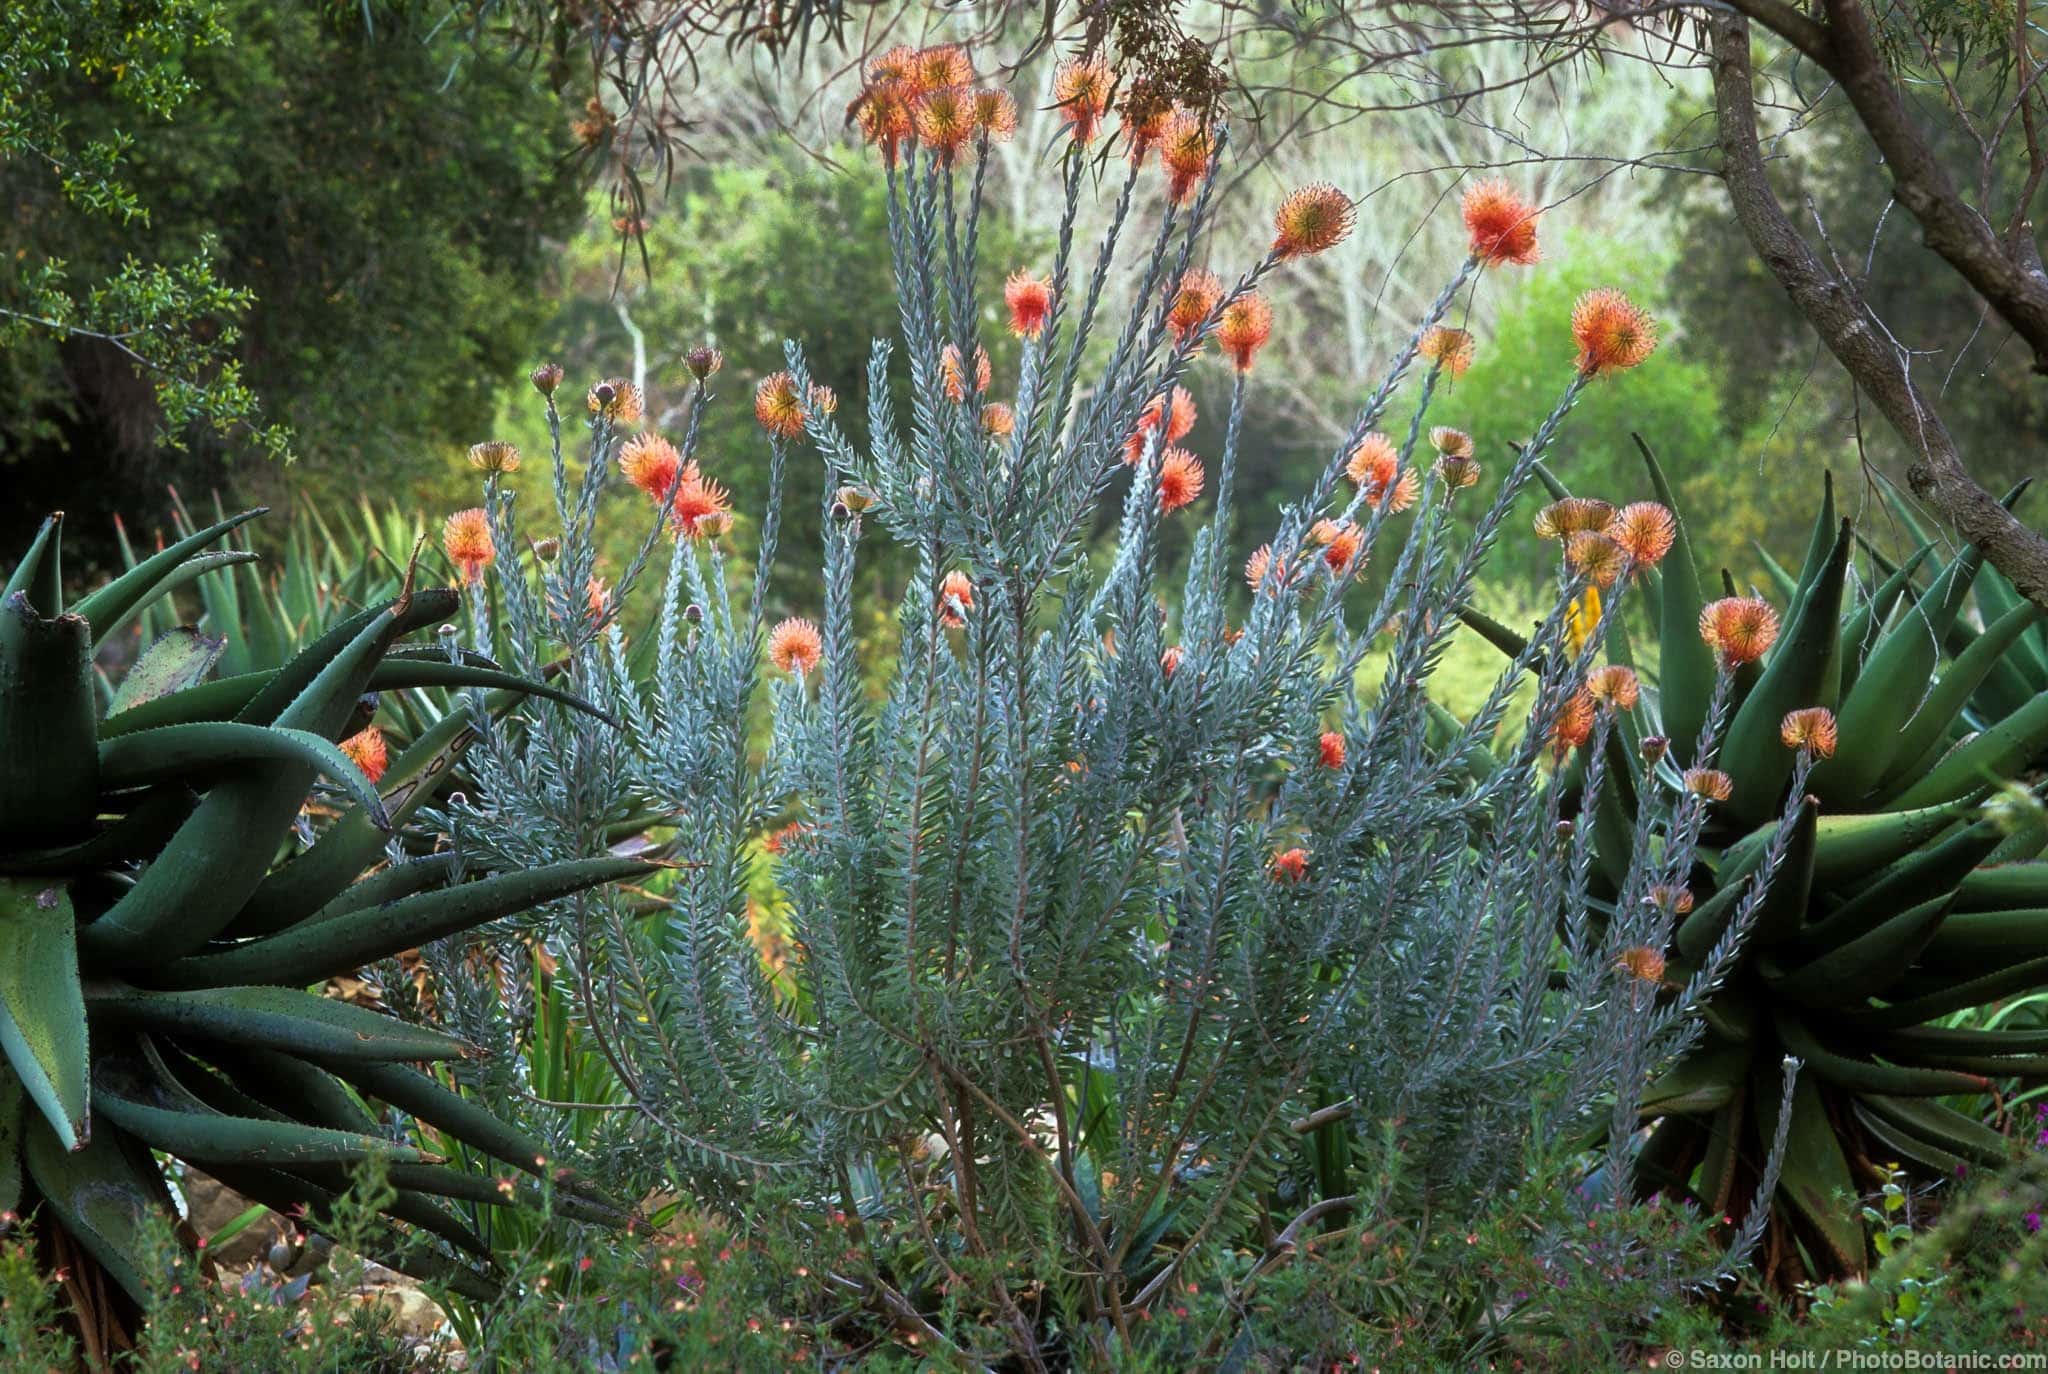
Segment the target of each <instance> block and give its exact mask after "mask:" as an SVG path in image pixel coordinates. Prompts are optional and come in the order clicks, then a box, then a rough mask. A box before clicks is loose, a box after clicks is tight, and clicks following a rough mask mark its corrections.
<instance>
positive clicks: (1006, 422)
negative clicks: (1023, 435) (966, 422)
mask: <svg viewBox="0 0 2048 1374" xmlns="http://www.w3.org/2000/svg"><path fill="white" fill-rule="evenodd" d="M1016 428H1017V412H1015V411H1013V410H1011V409H1010V408H1009V407H1008V406H1006V405H1004V404H1003V403H1002V402H1001V401H990V402H989V403H988V404H987V405H985V406H983V407H982V408H981V432H982V433H983V434H986V435H988V437H989V438H991V439H1007V438H1008V437H1009V436H1010V435H1011V434H1012V433H1014V432H1015V431H1016Z"/></svg>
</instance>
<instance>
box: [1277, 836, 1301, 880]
mask: <svg viewBox="0 0 2048 1374" xmlns="http://www.w3.org/2000/svg"><path fill="white" fill-rule="evenodd" d="M1271 871H1272V874H1273V881H1274V882H1276V883H1298V882H1300V881H1301V880H1302V879H1304V878H1306V877H1307V876H1308V851H1307V850H1306V849H1303V848H1301V847H1300V846H1298V845H1297V846H1296V847H1295V848H1293V849H1282V850H1278V851H1276V852H1275V853H1274V855H1273V862H1272V865H1271Z"/></svg>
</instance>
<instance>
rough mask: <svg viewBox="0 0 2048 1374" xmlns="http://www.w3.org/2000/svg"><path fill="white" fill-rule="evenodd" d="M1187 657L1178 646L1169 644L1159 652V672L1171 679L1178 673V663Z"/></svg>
mask: <svg viewBox="0 0 2048 1374" xmlns="http://www.w3.org/2000/svg"><path fill="white" fill-rule="evenodd" d="M1185 657H1187V651H1186V650H1184V649H1182V648H1181V647H1180V645H1178V644H1169V645H1167V646H1166V647H1165V648H1164V649H1161V650H1160V651H1159V671H1160V672H1161V673H1163V674H1164V675H1165V676H1167V677H1172V676H1173V675H1174V674H1175V673H1177V672H1179V671H1180V661H1181V660H1182V659H1183V658H1185Z"/></svg>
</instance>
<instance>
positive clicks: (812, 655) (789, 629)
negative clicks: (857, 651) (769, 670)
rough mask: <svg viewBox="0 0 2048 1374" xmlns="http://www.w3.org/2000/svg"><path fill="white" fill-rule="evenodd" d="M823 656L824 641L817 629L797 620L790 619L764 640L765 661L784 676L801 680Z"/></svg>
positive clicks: (795, 618)
mask: <svg viewBox="0 0 2048 1374" xmlns="http://www.w3.org/2000/svg"><path fill="white" fill-rule="evenodd" d="M824 656H825V641H824V639H823V638H822V637H820V635H819V634H818V627H817V626H816V625H814V624H812V623H811V622H810V621H808V620H805V619H803V618H802V617H801V616H791V617H790V618H789V619H787V620H785V621H783V622H782V623H781V624H780V625H777V626H776V627H775V630H774V633H772V634H770V635H769V636H768V661H769V662H770V663H773V664H774V665H775V666H776V667H777V668H780V669H781V670H782V671H783V672H785V673H795V674H796V675H797V676H799V677H801V676H803V675H804V674H805V673H808V672H810V671H811V669H813V668H815V667H817V666H818V660H819V659H821V658H823V657H824Z"/></svg>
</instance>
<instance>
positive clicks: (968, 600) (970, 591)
mask: <svg viewBox="0 0 2048 1374" xmlns="http://www.w3.org/2000/svg"><path fill="white" fill-rule="evenodd" d="M973 609H974V580H973V579H972V578H970V577H968V575H967V574H966V573H964V572H961V571H960V570H959V569H957V568H955V569H954V570H953V571H952V572H949V573H947V574H946V575H945V576H944V577H942V578H940V579H939V620H940V622H941V623H943V624H944V625H945V626H946V627H947V628H948V629H954V630H957V629H959V628H960V627H961V626H962V625H965V624H966V623H967V614H966V613H967V612H968V611H971V610H973Z"/></svg>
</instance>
